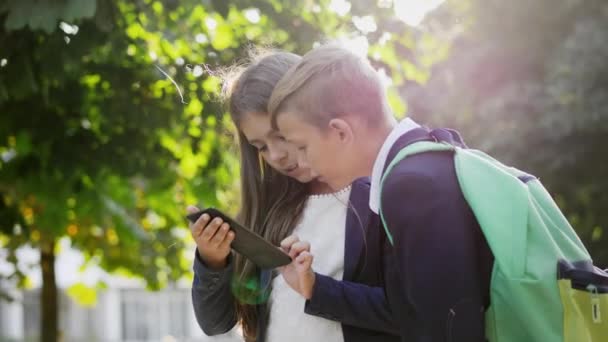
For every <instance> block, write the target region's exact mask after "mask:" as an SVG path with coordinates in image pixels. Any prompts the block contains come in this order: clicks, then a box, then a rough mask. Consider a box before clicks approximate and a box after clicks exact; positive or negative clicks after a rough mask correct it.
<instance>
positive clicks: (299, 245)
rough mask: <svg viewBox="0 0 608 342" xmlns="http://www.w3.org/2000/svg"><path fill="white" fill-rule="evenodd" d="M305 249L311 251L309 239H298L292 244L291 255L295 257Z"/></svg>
mask: <svg viewBox="0 0 608 342" xmlns="http://www.w3.org/2000/svg"><path fill="white" fill-rule="evenodd" d="M304 251H310V243H308V242H307V241H298V242H296V243H294V244H293V245H291V248H290V249H289V256H290V257H292V258H295V257H296V256H297V255H298V254H300V253H302V252H304Z"/></svg>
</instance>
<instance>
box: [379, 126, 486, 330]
mask: <svg viewBox="0 0 608 342" xmlns="http://www.w3.org/2000/svg"><path fill="white" fill-rule="evenodd" d="M420 140H438V141H446V142H449V143H452V144H456V145H464V143H462V140H461V139H460V136H459V135H458V134H457V133H456V132H454V131H451V130H447V129H441V130H435V131H432V132H430V133H429V131H428V130H426V129H423V128H420V129H415V130H412V131H409V132H408V133H406V134H404V135H403V136H402V137H401V138H400V139H399V140H398V141H397V142H396V143H395V144H394V145H393V147H392V148H391V151H390V152H389V155H388V159H387V163H386V165H385V169H386V167H387V165H388V164H389V163H390V161H391V160H392V159H393V158H394V156H395V155H396V154H397V153H398V152H399V151H400V150H401V149H402V148H403V147H405V146H407V145H408V144H411V143H412V142H415V141H420ZM381 197H382V201H381V208H382V212H383V215H384V218H385V221H386V223H387V227H388V229H389V231H390V233H391V234H392V236H393V242H394V244H393V245H390V244H389V243H388V242H386V240H387V239H385V253H384V255H385V257H384V258H385V261H384V271H385V277H386V279H385V284H386V294H387V297H388V299H389V302H390V305H391V308H392V309H393V312H394V314H395V317H396V318H397V321H398V324H399V327H400V329H401V336H402V340H403V341H411V342H445V341H448V342H451V341H462V342H480V341H485V336H484V313H485V310H486V308H487V307H488V305H489V284H490V275H491V272H492V266H493V262H494V261H493V256H492V253H491V251H490V248H489V246H488V244H487V242H486V240H485V238H484V236H483V233H482V232H481V228H480V227H479V224H478V223H477V220H476V219H475V216H474V214H473V212H472V210H471V208H470V207H469V206H468V204H467V202H466V200H465V199H464V196H463V195H462V191H461V189H460V186H459V184H458V179H457V177H456V171H455V168H454V160H453V154H452V153H451V152H430V153H422V154H418V155H414V156H411V157H408V158H406V159H404V160H402V161H400V162H399V163H398V164H397V165H396V166H395V167H394V168H393V169H392V170H391V171H390V173H389V174H388V175H386V179H385V181H384V184H383V186H382V194H381Z"/></svg>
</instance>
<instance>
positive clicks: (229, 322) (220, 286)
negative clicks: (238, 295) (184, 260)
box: [192, 252, 236, 336]
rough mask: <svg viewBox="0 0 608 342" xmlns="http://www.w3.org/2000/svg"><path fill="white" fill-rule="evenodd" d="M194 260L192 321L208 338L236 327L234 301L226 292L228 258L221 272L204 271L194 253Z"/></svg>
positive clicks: (229, 263)
mask: <svg viewBox="0 0 608 342" xmlns="http://www.w3.org/2000/svg"><path fill="white" fill-rule="evenodd" d="M195 255H196V256H195V258H194V280H193V282H192V305H193V306H194V315H195V316H196V321H197V322H198V325H199V326H200V327H201V329H202V330H203V332H204V333H205V334H207V335H209V336H212V335H218V334H223V333H226V332H228V331H229V330H230V329H232V328H233V327H234V326H235V324H236V313H235V299H234V297H233V296H232V292H231V290H230V280H231V277H232V272H233V262H232V258H230V257H229V258H228V265H227V266H226V267H225V268H224V269H222V270H217V271H216V270H211V269H209V268H207V267H206V266H205V264H204V262H203V261H202V260H201V259H200V257H199V255H198V252H195Z"/></svg>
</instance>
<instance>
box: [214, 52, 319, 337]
mask: <svg viewBox="0 0 608 342" xmlns="http://www.w3.org/2000/svg"><path fill="white" fill-rule="evenodd" d="M300 59H301V57H300V56H298V55H295V54H292V53H288V52H278V51H264V52H260V50H251V51H250V57H249V60H248V63H246V64H245V66H240V67H233V68H232V71H231V72H230V73H229V75H230V76H228V77H227V80H225V82H226V83H225V85H224V91H223V95H224V96H223V97H224V99H225V103H227V104H228V110H229V112H230V116H231V117H232V120H233V121H234V123H235V124H236V127H237V129H238V128H239V124H240V121H241V118H242V117H243V116H244V115H246V114H247V113H266V112H267V107H268V100H269V99H270V95H271V94H272V90H273V89H274V87H275V85H276V84H277V83H278V82H279V80H280V79H281V77H282V76H283V75H284V74H285V72H286V71H287V70H288V69H289V68H290V67H291V66H293V65H295V64H297V63H298V62H299V60H300ZM231 80H234V81H231ZM238 131H239V132H238V138H239V147H240V152H241V210H240V213H239V215H238V220H239V221H240V222H241V223H242V224H243V225H244V226H245V227H251V229H253V230H254V231H255V232H256V233H258V234H260V235H262V236H264V237H265V238H266V239H268V240H269V241H271V242H272V243H274V244H275V245H278V244H279V243H280V242H281V240H283V239H284V238H285V237H287V236H288V235H290V234H291V233H292V232H293V230H294V228H295V226H296V225H297V223H298V222H299V220H300V217H301V215H302V212H303V210H304V206H305V204H306V199H307V197H308V194H309V190H308V186H307V185H306V184H302V183H299V182H298V181H296V180H294V179H292V178H290V177H287V176H284V175H282V174H280V173H278V172H277V171H275V170H274V169H273V168H272V167H270V165H268V164H267V163H266V162H265V161H264V160H263V159H262V158H261V156H260V154H259V152H258V150H257V148H256V147H254V146H253V145H251V144H250V143H249V142H248V141H247V139H246V137H245V136H244V134H243V133H242V132H241V131H240V129H238ZM265 285H266V284H262V280H261V279H260V270H259V269H258V268H257V267H256V266H255V265H254V264H253V263H251V262H250V261H249V260H247V259H245V258H243V257H242V256H240V255H239V254H236V255H235V272H234V276H233V286H232V289H233V292H234V294H235V298H236V315H237V321H238V322H240V323H241V325H242V328H243V335H244V337H245V339H246V340H247V341H254V340H255V338H256V334H257V322H258V317H257V311H256V305H266V300H265V299H267V297H268V295H269V291H270V288H269V287H266V286H265Z"/></svg>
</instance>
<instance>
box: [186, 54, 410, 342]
mask: <svg viewBox="0 0 608 342" xmlns="http://www.w3.org/2000/svg"><path fill="white" fill-rule="evenodd" d="M299 60H300V57H299V56H297V55H294V54H291V53H286V52H276V53H272V54H270V55H266V56H261V57H260V56H258V57H254V58H252V59H251V63H250V65H249V66H248V67H247V68H246V69H245V70H244V71H242V72H241V73H240V75H239V77H238V79H237V80H236V82H234V84H233V85H232V86H231V87H229V88H228V91H227V94H228V95H227V99H228V103H229V110H230V114H231V117H232V119H233V121H234V123H235V124H236V127H237V129H238V133H239V146H240V150H241V151H240V152H241V182H242V183H241V186H242V188H241V192H242V201H241V202H242V208H241V212H240V215H239V218H238V219H239V221H240V222H242V223H243V225H244V226H245V227H251V228H252V229H253V230H254V231H256V232H257V233H258V234H260V235H262V236H264V237H265V238H266V239H268V240H270V241H271V242H272V243H274V244H275V245H279V244H280V243H281V242H282V241H283V240H284V239H285V238H286V237H288V236H289V235H291V234H292V233H294V234H297V235H298V236H299V237H300V238H301V239H302V240H306V241H308V242H304V241H297V239H295V238H293V237H290V238H289V239H287V240H288V241H287V242H285V243H284V245H283V246H284V247H285V248H286V249H288V250H289V252H290V254H291V256H292V257H296V256H297V254H300V253H301V254H300V255H299V256H297V257H296V258H295V260H294V262H292V264H290V265H288V266H286V267H284V268H283V269H282V270H281V272H282V274H281V275H278V276H276V275H274V274H273V273H272V272H271V271H265V270H260V269H257V268H256V267H255V265H253V264H252V263H251V262H249V261H248V260H246V259H244V258H242V257H240V256H239V255H238V254H232V253H231V252H230V243H231V242H232V240H233V239H234V233H233V232H231V231H230V227H229V226H228V225H227V224H226V223H223V222H222V221H221V220H219V219H215V220H213V221H212V222H209V217H208V216H207V215H203V216H201V217H200V218H199V219H198V220H197V222H195V223H194V224H191V225H190V229H191V232H192V236H193V238H194V239H195V241H196V243H197V252H196V258H195V262H194V273H195V275H194V282H193V286H192V299H193V305H194V310H195V314H196V318H197V320H198V323H199V325H200V326H201V328H202V329H203V331H204V332H205V333H206V334H208V335H216V334H221V333H225V332H227V331H229V330H230V329H232V328H233V327H234V326H235V325H236V324H237V323H240V324H241V325H242V330H243V334H244V337H245V339H246V340H247V341H270V342H274V341H281V342H283V341H286V340H287V339H289V340H290V341H291V342H296V341H320V340H322V341H346V342H352V341H397V340H398V338H397V337H396V336H394V335H392V334H396V333H397V332H398V328H397V327H396V326H395V325H394V324H393V320H392V317H391V314H390V312H389V310H388V309H387V307H388V304H387V302H386V299H385V296H384V292H383V290H382V285H383V284H382V279H381V274H380V272H379V271H378V270H379V269H380V265H381V260H380V252H379V251H380V246H381V241H380V236H381V232H382V231H381V229H380V222H379V219H378V217H377V216H376V215H374V214H372V213H371V212H370V211H369V209H368V208H367V202H368V200H369V181H368V180H367V179H359V180H356V181H355V182H354V183H353V184H352V185H350V186H347V187H345V188H344V189H341V190H339V191H337V192H334V193H330V190H329V188H328V186H327V185H326V184H324V183H322V182H319V181H318V180H317V179H316V177H315V175H314V174H313V173H312V172H311V170H310V169H308V168H304V167H302V166H300V165H298V163H297V155H296V151H295V150H294V149H293V147H292V145H290V144H288V143H286V142H285V140H284V139H283V137H282V136H280V135H279V134H278V133H277V132H276V131H274V130H272V128H271V125H270V118H269V116H268V115H267V112H266V108H267V104H268V99H269V98H270V95H271V93H272V90H273V88H274V86H275V84H276V83H277V82H278V81H279V80H280V79H281V77H282V76H283V74H284V73H285V72H286V71H287V70H288V69H289V68H290V67H291V66H293V65H295V64H296V63H298V61H299ZM188 210H189V211H190V212H193V211H196V210H197V209H196V208H194V207H189V208H188ZM310 244H312V246H314V247H315V250H314V254H315V258H314V260H313V259H312V256H311V255H310V254H308V253H306V252H307V251H308V250H309V246H310ZM298 263H299V264H298ZM310 263H312V268H313V269H315V270H316V271H318V272H317V273H315V274H314V277H313V283H312V284H310V285H311V287H310V289H311V291H308V292H307V293H306V295H305V296H302V295H300V294H299V293H297V292H296V291H294V290H293V289H292V288H290V286H291V287H297V286H298V284H297V283H296V282H294V279H297V275H296V273H297V272H298V267H300V269H303V268H307V266H310ZM302 265H304V266H306V267H302ZM340 323H341V324H340Z"/></svg>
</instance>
